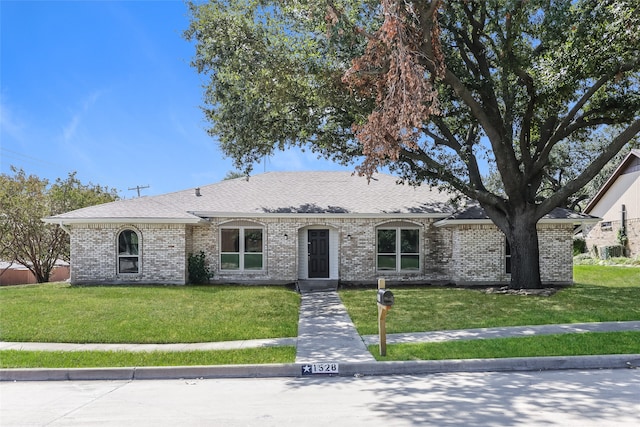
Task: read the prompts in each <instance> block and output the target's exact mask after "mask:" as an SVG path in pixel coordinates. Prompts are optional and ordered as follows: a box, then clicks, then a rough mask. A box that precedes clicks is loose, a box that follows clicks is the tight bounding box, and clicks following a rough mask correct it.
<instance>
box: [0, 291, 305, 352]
mask: <svg viewBox="0 0 640 427" xmlns="http://www.w3.org/2000/svg"><path fill="white" fill-rule="evenodd" d="M299 306H300V296H299V295H298V294H297V293H296V292H295V291H293V290H290V289H287V288H285V287H279V286H269V287H259V286H134V285H131V286H90V287H89V286H87V287H83V286H70V285H69V284H66V283H55V284H42V285H26V286H16V287H4V288H0V340H3V341H28V342H67V343H88V342H91V343H190V342H217V341H233V340H245V339H258V338H279V337H295V336H297V329H298V309H299Z"/></svg>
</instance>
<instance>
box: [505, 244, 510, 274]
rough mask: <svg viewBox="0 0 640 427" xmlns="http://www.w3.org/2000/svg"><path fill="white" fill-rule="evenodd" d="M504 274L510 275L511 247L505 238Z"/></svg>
mask: <svg viewBox="0 0 640 427" xmlns="http://www.w3.org/2000/svg"><path fill="white" fill-rule="evenodd" d="M504 272H505V273H507V274H511V246H510V245H509V241H508V240H507V239H506V238H505V239H504Z"/></svg>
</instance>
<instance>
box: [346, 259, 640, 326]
mask: <svg viewBox="0 0 640 427" xmlns="http://www.w3.org/2000/svg"><path fill="white" fill-rule="evenodd" d="M574 274H575V285H573V286H570V287H567V288H564V289H562V290H560V291H559V292H557V293H556V294H554V295H553V296H550V297H544V296H520V295H508V294H486V293H484V292H482V291H481V290H480V289H469V288H450V287H444V288H443V287H420V288H418V287H405V288H403V287H397V288H392V290H393V293H394V296H395V305H394V306H393V308H392V309H391V311H390V312H389V314H388V315H387V333H400V332H421V331H436V330H447V329H466V328H484V327H497V326H522V325H543V324H553V323H580V322H604V321H623V320H640V303H639V301H640V268H633V267H604V266H587V265H584V266H576V267H575V269H574ZM375 292H376V291H375V290H373V289H355V290H342V291H340V297H341V299H342V301H343V302H344V304H345V306H346V307H347V310H348V312H349V315H350V316H351V319H352V320H353V322H354V323H355V325H356V328H357V329H358V331H359V332H360V334H362V335H372V334H377V333H378V324H377V306H376V303H375Z"/></svg>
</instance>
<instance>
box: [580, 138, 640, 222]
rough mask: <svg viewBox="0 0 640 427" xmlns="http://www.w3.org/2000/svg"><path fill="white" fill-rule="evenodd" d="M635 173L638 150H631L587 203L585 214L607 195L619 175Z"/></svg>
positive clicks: (639, 157)
mask: <svg viewBox="0 0 640 427" xmlns="http://www.w3.org/2000/svg"><path fill="white" fill-rule="evenodd" d="M637 171H640V150H637V149H633V150H631V151H630V152H629V154H627V155H626V157H625V158H624V159H622V162H620V165H619V166H618V167H617V168H616V170H615V171H614V172H613V174H612V175H611V177H609V179H608V180H607V182H605V183H604V185H603V186H602V187H601V188H600V190H598V192H597V193H596V195H595V196H594V197H593V199H591V200H590V201H589V203H588V204H587V206H586V207H585V208H584V211H585V213H589V212H591V209H593V208H594V207H595V205H596V204H598V202H599V201H600V199H602V197H603V196H604V195H605V194H607V191H609V188H611V186H612V185H613V183H614V182H616V180H617V179H618V177H619V176H620V175H622V174H624V173H630V172H637Z"/></svg>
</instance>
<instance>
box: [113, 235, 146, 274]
mask: <svg viewBox="0 0 640 427" xmlns="http://www.w3.org/2000/svg"><path fill="white" fill-rule="evenodd" d="M127 231H130V232H131V233H133V234H135V236H136V238H137V240H138V241H137V243H136V246H137V252H138V253H137V254H129V253H124V252H123V253H121V252H120V236H122V234H123V233H125V232H127ZM124 258H137V260H136V261H134V263H135V265H136V267H137V269H136V271H121V267H120V266H121V261H122V260H123V259H124ZM141 272H142V234H141V233H140V231H139V230H136V229H134V228H131V227H126V228H123V229H122V230H120V231H118V234H117V235H116V273H117V274H118V275H119V276H136V275H139V274H140V273H141Z"/></svg>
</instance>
